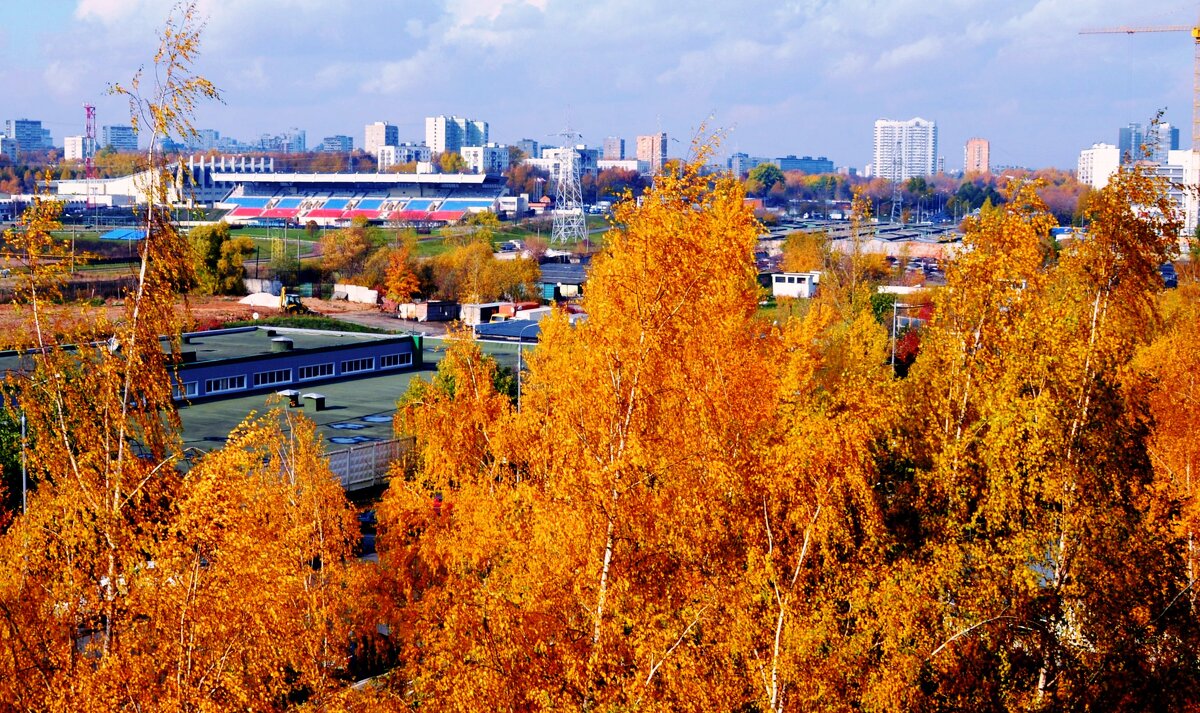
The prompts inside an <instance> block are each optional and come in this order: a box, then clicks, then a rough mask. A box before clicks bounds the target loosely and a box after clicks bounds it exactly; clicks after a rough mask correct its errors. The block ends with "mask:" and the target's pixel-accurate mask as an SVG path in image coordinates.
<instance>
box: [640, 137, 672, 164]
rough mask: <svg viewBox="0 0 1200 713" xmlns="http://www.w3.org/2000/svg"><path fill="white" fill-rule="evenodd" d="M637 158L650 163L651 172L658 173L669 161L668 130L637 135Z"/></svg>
mask: <svg viewBox="0 0 1200 713" xmlns="http://www.w3.org/2000/svg"><path fill="white" fill-rule="evenodd" d="M637 160H639V161H645V162H646V163H648V164H650V172H651V173H658V172H660V171H662V167H663V165H664V164H666V162H667V132H665V131H663V132H660V133H657V134H647V135H644V136H639V137H637Z"/></svg>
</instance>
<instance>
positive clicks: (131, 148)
mask: <svg viewBox="0 0 1200 713" xmlns="http://www.w3.org/2000/svg"><path fill="white" fill-rule="evenodd" d="M100 146H101V147H103V148H106V149H110V150H112V151H118V152H125V153H132V152H135V151H137V150H138V139H137V132H136V131H134V130H133V127H132V126H127V125H123V124H117V125H115V126H103V127H101V128H100Z"/></svg>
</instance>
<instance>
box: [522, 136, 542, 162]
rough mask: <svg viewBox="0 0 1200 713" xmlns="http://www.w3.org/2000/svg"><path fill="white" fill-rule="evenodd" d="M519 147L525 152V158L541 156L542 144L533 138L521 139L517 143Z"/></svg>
mask: <svg viewBox="0 0 1200 713" xmlns="http://www.w3.org/2000/svg"><path fill="white" fill-rule="evenodd" d="M516 146H517V148H519V149H521V153H523V154H525V158H541V157H542V154H541V150H542V149H541V145H540V144H539V143H538V142H536V141H534V140H533V139H521V140H520V141H518V142H517V143H516Z"/></svg>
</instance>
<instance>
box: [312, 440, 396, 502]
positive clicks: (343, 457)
mask: <svg viewBox="0 0 1200 713" xmlns="http://www.w3.org/2000/svg"><path fill="white" fill-rule="evenodd" d="M413 442H414V439H412V438H411V437H410V438H396V439H392V440H390V441H380V442H377V443H363V444H360V445H357V446H350V447H349V448H343V449H341V450H337V451H330V452H329V453H328V454H327V456H328V458H329V468H330V470H332V471H333V472H334V474H335V475H337V477H338V480H340V481H342V487H343V488H345V489H346V490H348V491H349V490H361V489H362V488H369V487H371V486H374V485H379V484H381V483H383V481H384V480H386V479H387V472H388V467H389V466H390V465H391V464H392V462H393V461H396V460H399V459H400V458H402V457H403V456H404V455H405V454H406V453H408V452H409V451H410V450H412V447H413Z"/></svg>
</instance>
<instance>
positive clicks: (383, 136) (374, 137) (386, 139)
mask: <svg viewBox="0 0 1200 713" xmlns="http://www.w3.org/2000/svg"><path fill="white" fill-rule="evenodd" d="M399 143H400V127H398V126H392V125H391V124H389V123H387V122H386V121H376V122H375V123H374V124H367V126H366V128H365V129H364V130H363V151H366V152H367V153H369V154H371V155H372V156H374V157H375V158H379V149H380V147H381V146H397V145H399Z"/></svg>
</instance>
